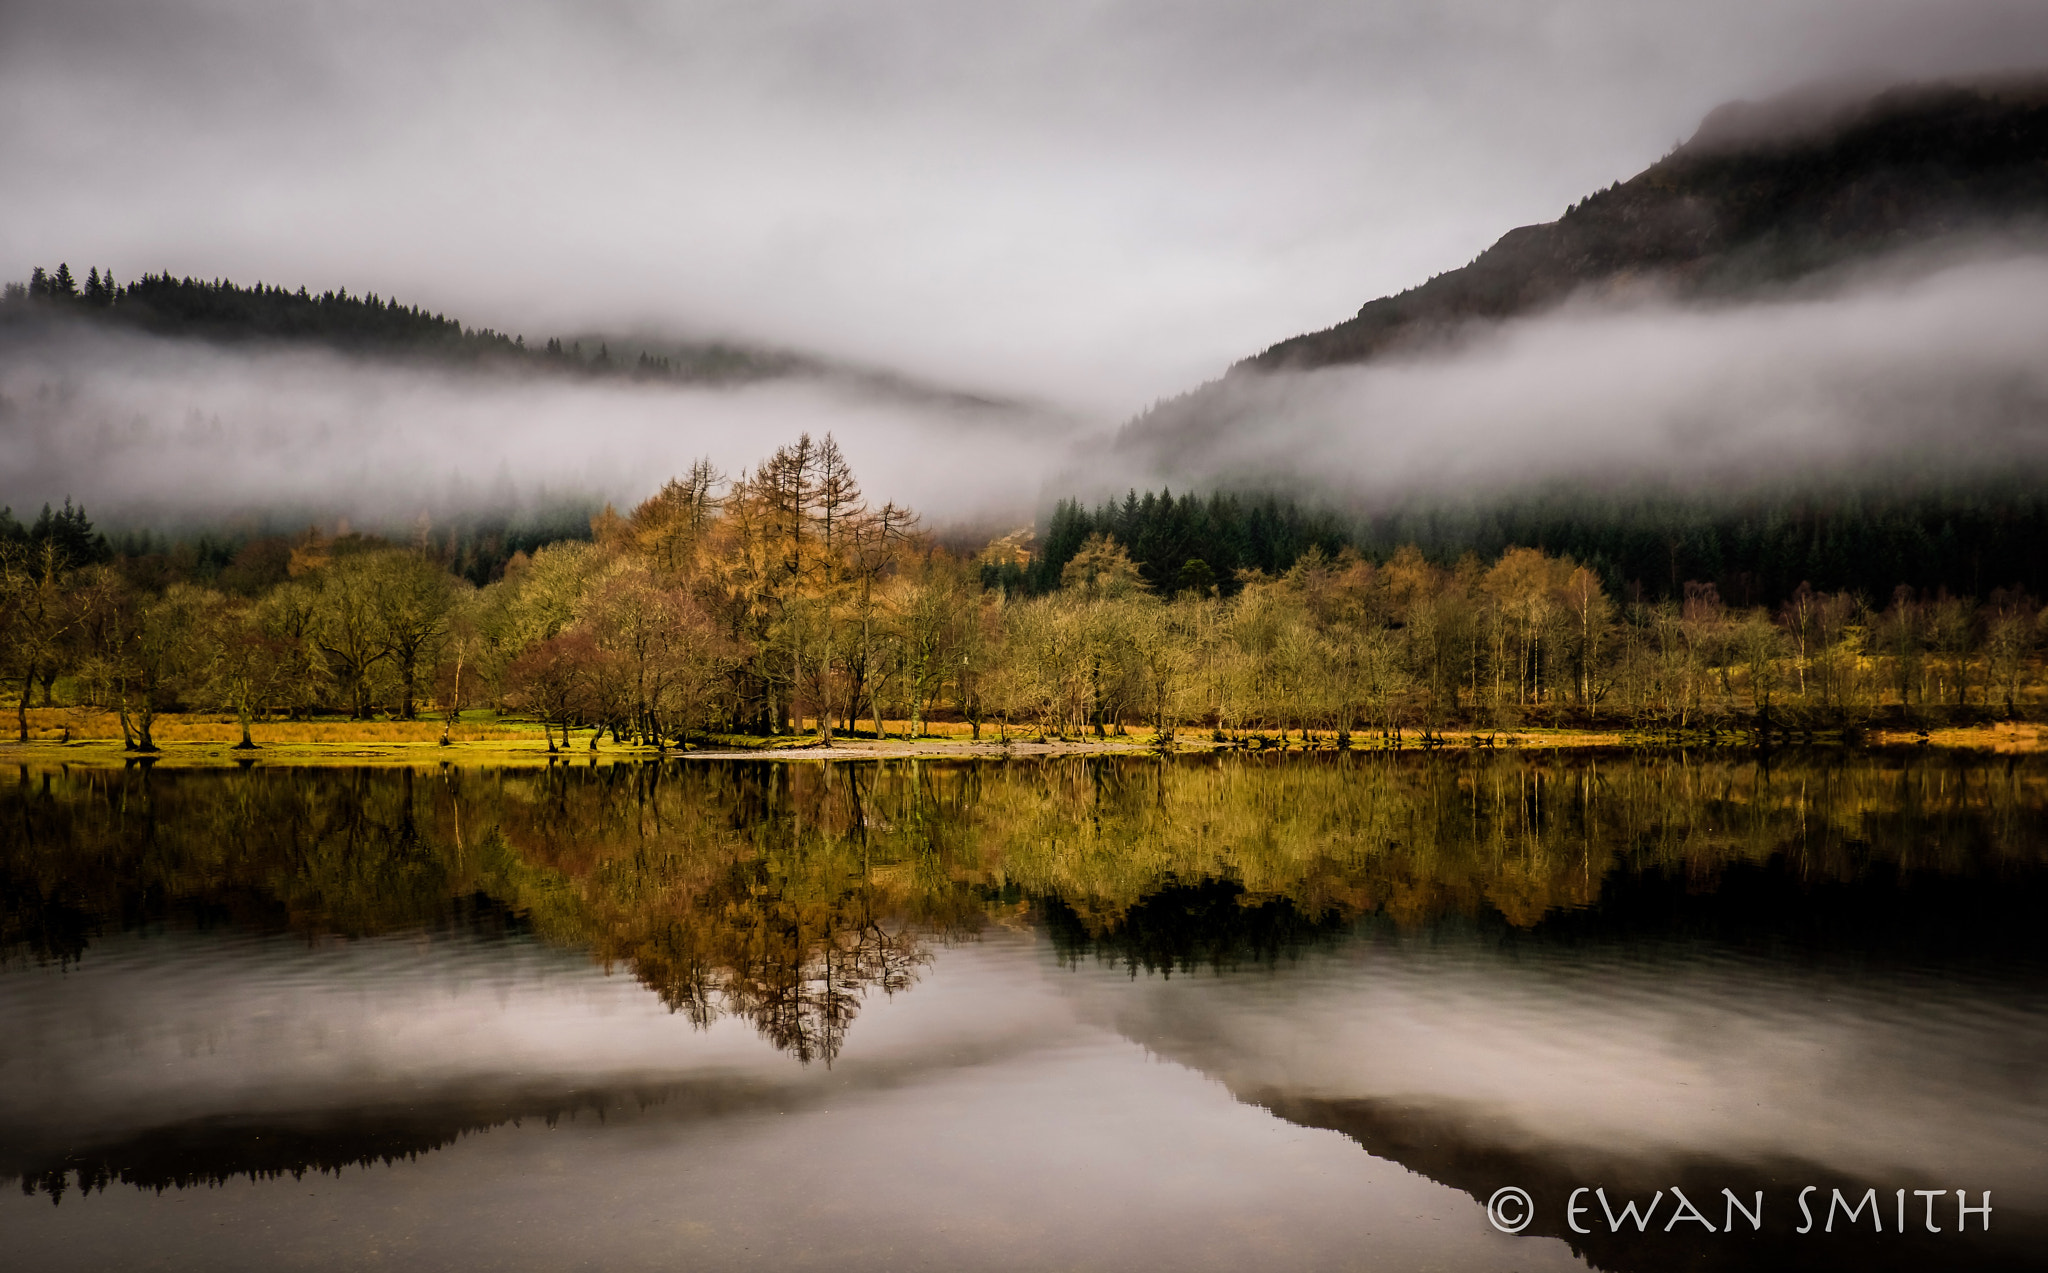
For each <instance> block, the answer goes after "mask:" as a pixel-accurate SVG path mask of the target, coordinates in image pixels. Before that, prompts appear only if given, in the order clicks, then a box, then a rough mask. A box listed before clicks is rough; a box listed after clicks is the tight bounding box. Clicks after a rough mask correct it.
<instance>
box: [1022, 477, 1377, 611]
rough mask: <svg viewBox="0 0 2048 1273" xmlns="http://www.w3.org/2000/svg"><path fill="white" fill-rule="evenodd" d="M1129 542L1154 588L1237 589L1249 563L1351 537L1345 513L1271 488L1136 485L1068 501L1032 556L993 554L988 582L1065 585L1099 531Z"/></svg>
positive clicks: (1260, 567)
mask: <svg viewBox="0 0 2048 1273" xmlns="http://www.w3.org/2000/svg"><path fill="white" fill-rule="evenodd" d="M1098 535H1101V536H1107V537H1109V538H1111V539H1114V540H1115V541H1117V543H1119V544H1121V545H1123V546H1124V549H1125V551H1126V552H1127V553H1128V554H1129V555H1130V558H1131V560H1132V561H1133V562H1134V563H1136V565H1137V567H1138V573H1139V575H1140V576H1141V577H1142V578H1143V579H1144V581H1145V584H1146V586H1147V587H1149V588H1152V589H1154V590H1155V591H1161V592H1167V593H1173V592H1179V591H1184V590H1187V589H1195V590H1197V591H1205V590H1208V589H1211V588H1220V589H1221V590H1222V591H1224V592H1225V593H1231V592H1235V591H1236V589H1237V583H1238V580H1239V579H1240V578H1241V577H1244V576H1245V573H1246V572H1247V571H1257V572H1263V573H1265V574H1276V573H1278V572H1280V571H1283V570H1286V569H1287V568H1288V567H1290V566H1292V565H1293V564H1294V563H1295V561H1296V560H1297V559H1298V558H1300V556H1301V555H1302V554H1303V553H1304V552H1306V551H1308V550H1309V549H1311V548H1316V549H1320V550H1322V551H1323V552H1324V553H1327V554H1334V553H1336V552H1339V551H1341V550H1342V549H1343V548H1344V547H1345V546H1346V545H1347V544H1349V543H1350V542H1351V539H1352V536H1351V533H1350V528H1349V527H1348V526H1347V525H1346V524H1345V522H1344V520H1343V519H1341V518H1339V517H1337V516H1336V515H1335V514H1332V513H1329V512H1327V511H1322V510H1315V509H1307V508H1304V507H1302V506H1301V505H1299V504H1297V503H1295V502H1293V501H1291V500H1282V499H1279V498H1277V497H1274V496H1270V495H1267V496H1243V495H1236V494H1231V493H1227V492H1222V491H1219V492H1216V493H1214V494H1212V495H1210V496H1209V497H1208V498H1207V499H1202V498H1199V497H1197V496H1194V495H1181V496H1179V497H1175V495H1174V494H1173V492H1172V491H1170V490H1168V491H1161V492H1159V493H1158V494H1154V493H1153V492H1151V491H1147V492H1145V494H1144V495H1143V496H1140V495H1139V494H1138V493H1137V492H1136V491H1132V492H1130V493H1129V494H1128V495H1126V496H1125V497H1124V499H1123V501H1122V502H1121V503H1119V502H1116V501H1109V502H1106V503H1103V504H1101V505H1098V506H1097V507H1096V508H1094V509H1092V510H1091V509H1089V508H1087V507H1085V506H1084V505H1083V504H1082V503H1081V502H1080V501H1079V500H1061V501H1060V502H1059V503H1058V504H1057V505H1056V506H1054V508H1053V511H1052V516H1051V517H1050V518H1049V519H1048V520H1047V523H1046V526H1045V530H1044V532H1043V533H1042V534H1041V535H1039V536H1038V540H1039V542H1040V543H1041V544H1042V545H1043V547H1042V548H1041V549H1040V550H1039V551H1038V552H1037V553H1036V554H1035V555H1033V556H1032V558H1031V560H1030V562H1029V564H1028V565H1024V564H1018V563H1016V562H1001V561H991V562H990V563H989V565H988V567H987V568H986V569H985V570H984V572H983V574H984V578H983V583H984V584H985V585H986V586H988V587H998V586H1000V587H1007V588H1011V589H1016V588H1019V587H1021V588H1022V589H1024V590H1025V591H1029V592H1033V593H1046V592H1052V591H1055V590H1057V589H1058V588H1059V586H1060V577H1061V574H1062V573H1063V572H1064V571H1065V570H1066V568H1067V563H1068V562H1070V561H1072V560H1073V559H1074V556H1075V555H1076V554H1077V553H1079V552H1080V551H1081V548H1082V546H1083V545H1084V544H1086V543H1087V542H1088V541H1089V540H1090V539H1091V538H1093V537H1095V536H1098Z"/></svg>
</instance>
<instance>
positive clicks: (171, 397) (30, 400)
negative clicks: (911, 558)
mask: <svg viewBox="0 0 2048 1273" xmlns="http://www.w3.org/2000/svg"><path fill="white" fill-rule="evenodd" d="M0 340H4V342H5V343H4V344H0V504H11V505H12V506H13V507H14V509H15V511H16V512H17V514H22V513H25V512H31V511H33V509H35V508H36V507H39V506H40V505H41V504H43V503H44V502H46V501H50V502H54V501H61V500H63V499H67V498H68V499H71V500H73V501H76V502H80V503H83V504H84V505H85V506H86V507H87V508H88V509H89V510H90V511H91V513H92V514H93V516H94V517H95V519H96V520H97V521H99V522H100V523H101V524H102V525H107V526H113V527H119V528H149V529H165V530H179V529H190V528H196V527H204V526H219V525H222V524H224V523H235V524H240V525H244V526H263V527H270V528H286V527H289V526H291V525H293V524H300V525H303V524H305V523H306V522H307V521H322V522H329V521H333V520H336V519H339V518H347V519H349V520H350V521H351V522H352V523H353V524H355V525H357V526H358V527H363V528H370V527H384V528H395V527H400V526H406V525H410V524H413V523H415V522H416V521H417V520H418V519H419V518H420V517H421V516H422V515H425V516H426V517H427V518H429V519H430V520H433V521H436V522H440V521H447V520H450V519H457V520H459V519H463V518H467V517H474V516H478V515H485V516H494V517H515V518H516V517H520V516H528V517H531V516H537V515H547V514H548V513H550V512H552V511H556V510H560V509H562V508H565V507H574V506H587V505H591V504H597V503H602V502H604V501H611V502H614V503H617V504H620V505H621V506H629V505H630V504H632V503H634V502H637V501H638V500H640V499H642V498H644V497H646V496H647V495H650V494H652V493H653V492H654V491H655V490H657V489H658V488H659V487H660V485H661V483H662V482H663V481H664V480H666V479H667V478H669V477H671V476H675V475H678V474H681V473H683V472H685V471H686V470H687V469H688V468H689V466H690V464H691V462H692V461H693V460H695V459H698V458H703V457H708V458H709V459H710V460H711V461H712V462H713V463H714V464H716V465H717V466H718V467H719V468H720V469H722V470H723V471H725V472H726V473H728V474H736V473H737V472H738V471H740V470H741V469H743V468H746V467H748V466H751V465H753V464H755V463H757V462H759V461H760V460H761V459H763V458H765V457H766V456H767V454H768V453H769V452H770V451H772V450H773V449H774V448H775V447H777V446H779V445H781V444H782V443H785V442H788V441H792V440H794V439H795V438H796V436H797V435H798V434H799V433H802V432H805V431H808V432H810V433H812V434H813V435H821V434H824V433H828V432H829V433H831V434H833V435H834V436H836V437H837V438H838V440H839V442H840V445H841V446H842V447H843V448H844V449H845V450H846V452H847V455H848V457H849V458H850V459H851V460H852V462H853V464H854V469H855V472H856V474H857V475H858V476H859V477H860V479H861V481H862V483H863V485H864V487H865V488H866V489H867V491H868V492H869V493H870V495H871V496H872V497H873V498H875V499H876V500H877V501H880V500H883V499H893V500H897V501H899V502H906V503H909V504H910V505H911V506H912V507H914V508H916V509H917V510H918V511H920V512H922V513H924V514H926V515H927V518H928V519H929V520H931V521H933V522H935V523H936V524H941V525H944V524H948V523H959V522H962V521H969V520H971V521H973V522H974V523H975V524H976V525H980V524H982V523H984V522H987V523H988V524H991V525H1001V524H1003V523H1004V522H1005V521H1006V520H1007V522H1008V524H1009V525H1014V524H1015V523H1016V521H1017V520H1019V519H1025V518H1028V517H1029V515H1030V511H1031V509H1032V508H1033V507H1034V505H1035V503H1036V501H1037V499H1038V497H1039V494H1040V485H1041V482H1042V480H1043V476H1044V474H1045V473H1046V471H1047V470H1048V469H1049V468H1050V467H1051V466H1052V465H1054V464H1055V463H1057V462H1058V460H1059V459H1060V458H1061V457H1062V456H1063V455H1064V454H1065V453H1066V451H1067V449H1068V447H1069V445H1070V442H1069V435H1070V434H1071V433H1072V432H1073V431H1074V430H1075V429H1077V428H1078V427H1079V426H1078V424H1077V423H1076V422H1075V421H1074V420H1072V419H1070V418H1066V417H1062V416H1059V415H1057V414H1055V413H1054V412H1052V411H1050V410H1045V409H1039V408H1036V407H1027V406H1010V405H985V406H984V405H977V404H975V403H974V402H972V401H970V400H967V399H965V398H964V397H948V396H945V395H940V394H921V393H915V392H904V393H901V394H897V393H891V392H890V391H888V389H886V388H885V387H880V386H877V385H875V384H873V383H872V382H869V383H861V382H857V381H841V380H837V379H834V378H832V377H830V376H820V375H796V376H789V377H785V378H780V379H772V380H763V381H755V382H751V383H748V384H743V385H727V386H715V387H714V386H695V385H677V384H673V383H657V382H636V381H631V380H625V379H596V378H585V377H579V376H574V375H548V374H537V373H526V372H520V371H516V370H503V369H499V370H490V369H480V370H466V369H449V368H444V367H435V366H432V365H428V364H423V363H408V362H390V361H376V360H370V359H364V358H357V357H351V356H347V355H342V354H337V353H333V352H328V351H324V350H318V349H308V348H291V347H282V346H271V347H224V346H218V345H212V344H207V343H202V342H196V341H188V340H170V339H162V338H156V337H150V336H144V335H138V334H134V333H128V332H121V331H113V330H107V329H104V328H97V327H92V326H87V325H83V324H76V325H73V324H61V325H56V326H49V327H35V328H30V329H17V330H15V331H12V332H8V333H4V334H0ZM1005 528H1006V529H1007V526H1006V527H1005Z"/></svg>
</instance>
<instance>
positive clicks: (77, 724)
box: [0, 708, 2048, 766]
mask: <svg viewBox="0 0 2048 1273" xmlns="http://www.w3.org/2000/svg"><path fill="white" fill-rule="evenodd" d="M29 727H30V740H29V742H28V743H26V744H22V743H19V742H14V741H8V742H5V743H0V763H6V762H8V761H14V762H19V763H27V762H30V761H33V762H35V763H39V764H46V763H62V764H84V765H108V764H124V763H127V762H128V761H131V760H133V759H136V758H137V757H136V754H135V753H133V752H130V751H127V750H125V749H124V747H123V745H122V740H121V728H120V722H119V721H118V719H116V718H115V717H114V716H113V715H111V714H109V713H92V712H84V713H82V712H79V711H77V710H75V709H69V708H37V709H31V711H30V712H29ZM885 727H886V729H885V736H884V737H882V738H876V737H874V736H873V735H872V733H871V732H862V733H858V734H850V735H849V734H840V735H837V736H835V737H834V739H833V741H832V745H831V746H830V747H829V748H827V747H820V746H819V745H818V744H817V740H816V736H815V735H814V734H809V733H804V734H794V735H783V736H778V737H773V738H762V737H756V736H749V735H711V736H708V737H705V738H700V739H693V740H692V742H691V745H690V747H689V749H688V750H687V751H677V750H675V749H673V748H672V749H670V750H669V751H668V752H666V753H663V752H661V751H659V750H658V749H656V748H653V747H647V746H640V745H637V744H632V743H619V742H614V741H613V740H612V739H611V737H610V735H605V736H603V737H602V738H600V739H599V740H598V741H597V745H596V746H595V747H593V746H592V745H591V733H590V731H589V730H576V731H573V732H572V734H571V741H570V745H569V746H568V747H566V748H565V747H562V745H561V735H560V733H559V731H556V733H555V735H554V750H552V751H551V750H550V747H549V738H548V735H547V733H546V732H545V731H543V729H542V727H541V726H540V725H539V724H538V723H537V722H533V721H523V720H516V719H511V718H505V717H499V716H497V715H496V714H494V713H490V712H475V713H466V714H465V715H464V716H463V718H462V719H461V720H458V721H456V722H455V723H454V724H453V725H452V726H450V727H449V728H448V729H447V734H448V742H447V743H446V744H443V743H442V741H441V738H442V733H443V726H442V722H441V721H439V720H420V721H393V720H375V721H350V720H343V719H339V718H335V719H319V720H313V721H262V722H258V723H256V724H255V725H254V726H253V727H252V729H251V731H250V732H251V734H252V736H253V738H254V740H255V743H256V748H255V749H254V750H243V749H239V748H237V747H236V744H237V743H238V742H239V741H240V738H241V730H240V727H239V726H238V725H237V724H236V723H235V722H234V720H233V719H232V718H223V717H220V716H217V715H212V714H184V715H169V716H162V717H159V718H158V720H157V723H156V725H155V728H154V731H153V732H154V736H155V738H156V741H157V744H158V747H159V749H160V750H159V751H158V752H156V753H155V755H154V759H153V763H157V764H164V765H178V766H185V765H201V766H211V765H236V764H249V763H256V764H265V765H278V764H309V765H311V764H336V763H342V764H378V763H396V764H408V765H419V764H440V763H449V764H544V763H547V761H548V760H549V758H550V757H551V756H552V757H553V758H555V759H557V760H566V761H577V762H587V761H590V760H592V759H597V760H602V761H611V760H628V759H631V760H638V759H645V758H652V757H656V756H661V755H663V754H666V755H668V756H671V757H674V756H682V755H687V756H691V757H705V758H713V757H745V756H760V755H769V754H773V755H775V756H777V757H779V758H784V759H792V760H796V759H828V758H829V759H850V758H854V757H864V756H865V757H876V758H881V757H890V756H929V757H948V756H951V757H972V756H1004V755H1014V756H1033V755H1086V754H1102V753H1115V752H1145V751H1151V750H1155V749H1157V748H1159V747H1160V746H1161V745H1162V744H1161V742H1160V740H1159V739H1157V738H1156V737H1155V736H1154V735H1153V733H1152V732H1151V731H1150V730H1147V729H1141V730H1134V731H1132V732H1130V733H1129V734H1126V735H1124V736H1121V737H1118V736H1114V735H1112V736H1110V737H1107V738H1096V737H1094V736H1092V735H1084V736H1079V737H1069V738H1058V737H1041V736H1040V735H1039V734H1038V733H1037V732H1036V731H1033V730H1017V729H1012V730H1010V731H1008V733H1007V737H1003V736H1001V735H1002V731H1000V730H999V729H998V728H997V727H995V726H992V725H984V726H983V728H982V731H981V735H982V736H981V738H980V739H978V740H977V739H976V738H974V736H973V731H972V730H971V729H970V728H969V727H968V726H966V725H961V724H943V723H928V724H926V725H925V727H924V730H923V732H922V733H920V734H919V735H918V736H916V737H910V736H909V731H910V722H908V721H888V722H885ZM1770 741H1771V743H1772V745H1793V744H1796V745H1801V746H1845V745H1854V746H1879V747H1897V746H1905V747H1940V748H1946V749H1959V750H1974V751H1985V752H1994V753H2001V754H2018V753H2025V752H2035V751H2041V750H2043V749H2044V746H2048V727H2044V726H2041V725H2037V724H2027V723H2020V724H1991V725H1972V726H1963V727H1955V728H1937V729H1931V730H1928V731H1925V732H1921V731H1914V730H1905V729H1895V730H1878V731H1871V732H1867V733H1864V734H1862V735H1860V736H1855V737H1852V738H1845V737H1844V736H1843V735H1841V734H1839V733H1828V732H1819V733H1795V734H1790V735H1778V736H1774V737H1773V738H1772V739H1771V740H1770ZM1761 742H1762V740H1760V739H1759V738H1758V737H1757V735H1756V734H1755V733H1754V731H1750V730H1729V729H1720V730H1686V731H1675V730H1636V729H1627V728H1615V729H1604V730H1596V729H1519V730H1499V729H1489V730H1448V731H1445V732H1443V733H1441V734H1435V735H1425V734H1421V733H1417V732H1415V731H1413V730H1410V731H1407V732H1406V733H1404V734H1403V735H1402V737H1401V738H1399V739H1393V738H1385V737H1382V736H1380V735H1378V734H1366V733H1355V734H1353V735H1351V737H1350V738H1349V739H1348V740H1346V744H1345V745H1346V746H1347V747H1348V749H1349V750H1353V751H1386V750H1402V751H1486V750H1563V749H1571V750H1577V749H1585V748H1641V747H1687V748H1740V749H1753V748H1755V747H1757V746H1759V745H1760V743H1761ZM1170 746H1171V747H1172V749H1173V750H1176V751H1192V752H1200V751H1214V750H1244V751H1260V752H1271V751H1286V752H1329V751H1335V750H1337V749H1338V747H1339V742H1338V739H1337V738H1336V736H1335V735H1333V734H1331V733H1328V732H1315V731H1311V732H1310V733H1309V734H1308V735H1307V736H1306V737H1304V736H1303V735H1302V734H1301V733H1300V732H1298V731H1297V732H1291V733H1288V734H1286V735H1284V736H1283V735H1279V734H1275V733H1272V732H1265V733H1259V732H1250V733H1246V734H1243V735H1241V736H1236V737H1230V738H1226V739H1224V740H1222V741H1218V740H1217V739H1216V738H1215V737H1214V736H1213V735H1211V734H1209V733H1206V732H1195V731H1183V732H1182V733H1181V734H1179V735H1178V736H1177V737H1176V738H1174V739H1173V740H1172V742H1171V744H1170Z"/></svg>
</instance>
